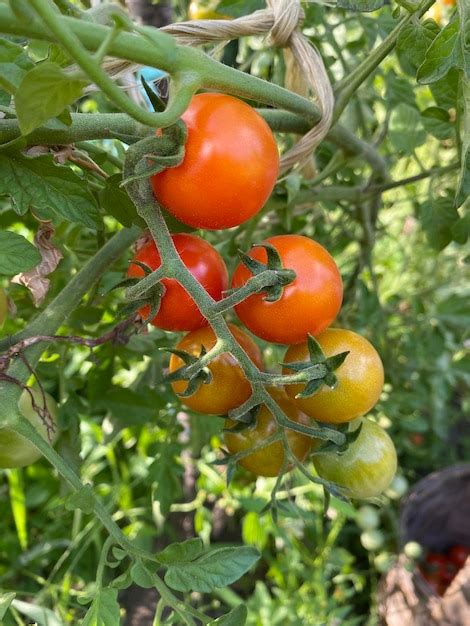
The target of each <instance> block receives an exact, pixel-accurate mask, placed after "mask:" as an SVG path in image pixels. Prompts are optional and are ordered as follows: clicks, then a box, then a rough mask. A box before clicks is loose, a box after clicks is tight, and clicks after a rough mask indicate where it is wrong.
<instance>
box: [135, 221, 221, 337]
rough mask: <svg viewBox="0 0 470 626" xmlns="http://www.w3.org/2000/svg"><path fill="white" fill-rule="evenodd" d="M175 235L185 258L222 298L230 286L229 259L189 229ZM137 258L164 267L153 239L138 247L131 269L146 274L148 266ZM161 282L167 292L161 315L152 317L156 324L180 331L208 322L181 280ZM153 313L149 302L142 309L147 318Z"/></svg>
mask: <svg viewBox="0 0 470 626" xmlns="http://www.w3.org/2000/svg"><path fill="white" fill-rule="evenodd" d="M172 239H173V243H174V244H175V248H176V250H177V252H178V254H179V256H180V257H181V260H182V261H183V263H184V264H185V265H186V267H187V268H188V269H189V271H190V272H191V274H192V275H193V276H194V277H195V278H196V279H197V280H198V282H200V283H201V285H202V286H203V287H204V289H205V290H206V291H207V293H208V294H209V295H211V296H212V297H213V298H214V300H220V299H221V298H222V293H223V292H224V290H225V289H226V288H227V282H228V276H227V268H226V266H225V263H224V261H223V259H222V257H221V256H220V254H219V253H218V252H217V250H216V249H215V248H213V247H212V246H211V245H210V244H209V243H207V241H204V239H201V238H200V237H197V236H196V235H191V234H188V233H179V234H176V235H172ZM134 261H139V262H140V263H142V264H144V265H146V266H147V267H148V268H149V269H150V270H152V271H153V270H156V269H157V268H158V267H160V263H161V261H160V254H159V252H158V250H157V247H156V245H155V243H154V242H153V241H149V242H148V243H146V244H145V245H144V246H142V248H140V250H138V251H137V254H136V255H135V256H134V258H133V259H132V261H131V264H130V266H129V270H128V272H127V275H128V276H129V277H132V278H134V277H141V276H145V270H144V269H143V268H142V267H141V266H139V265H137V264H135V263H134ZM161 282H162V285H163V286H164V288H165V293H164V295H163V297H162V299H161V304H160V309H159V311H158V313H157V315H156V316H155V317H154V318H153V319H152V320H151V321H150V323H151V324H153V326H157V327H158V328H164V329H165V330H173V331H177V330H194V329H196V328H200V327H201V326H204V325H206V324H207V320H206V319H205V318H204V317H203V316H202V314H201V312H200V311H199V309H198V307H197V304H196V303H195V302H194V300H193V299H192V298H191V296H189V295H188V293H187V292H186V290H185V289H184V287H182V286H181V285H180V284H179V283H178V281H176V280H173V279H171V278H164V279H163V280H162V281H161ZM149 313H150V307H149V306H145V307H142V308H141V309H140V315H141V316H142V318H144V319H146V318H147V317H148V315H149Z"/></svg>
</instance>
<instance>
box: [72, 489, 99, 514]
mask: <svg viewBox="0 0 470 626" xmlns="http://www.w3.org/2000/svg"><path fill="white" fill-rule="evenodd" d="M65 508H66V509H67V510H68V511H74V510H75V509H80V510H81V511H83V512H84V513H87V514H88V513H92V512H93V509H94V508H95V501H94V497H93V489H92V487H91V485H83V487H82V488H81V489H79V491H76V492H74V493H71V494H70V495H69V496H68V497H67V499H66V500H65Z"/></svg>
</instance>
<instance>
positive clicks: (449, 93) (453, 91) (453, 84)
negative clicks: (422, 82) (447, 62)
mask: <svg viewBox="0 0 470 626" xmlns="http://www.w3.org/2000/svg"><path fill="white" fill-rule="evenodd" d="M459 83H460V79H459V71H458V70H457V69H455V68H454V69H452V70H450V72H448V73H447V74H446V76H444V78H441V79H440V80H437V81H436V82H435V83H432V84H431V85H430V89H431V93H432V95H433V98H434V100H435V102H436V104H437V106H439V107H441V108H443V109H447V110H448V109H456V108H457V100H458V98H459Z"/></svg>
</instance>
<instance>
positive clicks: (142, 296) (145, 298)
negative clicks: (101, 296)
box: [109, 259, 166, 326]
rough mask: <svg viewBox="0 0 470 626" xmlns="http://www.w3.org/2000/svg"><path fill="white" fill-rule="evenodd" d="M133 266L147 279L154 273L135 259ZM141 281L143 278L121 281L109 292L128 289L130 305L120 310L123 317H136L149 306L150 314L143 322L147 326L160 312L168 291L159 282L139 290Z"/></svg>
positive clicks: (127, 296) (127, 294) (127, 295)
mask: <svg viewBox="0 0 470 626" xmlns="http://www.w3.org/2000/svg"><path fill="white" fill-rule="evenodd" d="M132 264H133V265H138V266H139V267H140V268H141V269H142V270H143V271H144V272H145V277H147V276H150V275H151V274H153V273H154V272H153V271H152V269H151V268H150V267H149V266H148V265H146V264H145V263H141V262H140V261H137V260H135V259H134V260H133V261H132ZM141 281H142V279H141V278H125V279H124V280H121V281H120V282H119V283H118V284H117V285H114V286H113V287H111V289H110V290H109V291H114V290H115V289H121V288H123V287H124V288H127V289H126V300H127V302H128V304H126V305H124V306H122V307H121V310H120V313H121V315H122V316H123V317H128V316H130V315H135V314H136V313H137V312H138V311H140V310H141V309H142V308H143V307H145V306H148V307H149V312H148V314H147V315H146V316H145V319H143V320H142V323H143V325H144V326H145V324H148V323H149V322H150V321H151V320H152V319H153V318H154V317H155V316H156V315H157V313H158V311H159V310H160V306H161V303H162V298H163V296H164V295H165V291H166V290H165V285H163V284H162V283H161V282H159V281H158V282H156V283H155V284H153V285H151V286H149V287H145V288H144V289H142V288H140V289H139V288H138V285H139V283H141Z"/></svg>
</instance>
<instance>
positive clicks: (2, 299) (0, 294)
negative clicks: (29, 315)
mask: <svg viewBox="0 0 470 626" xmlns="http://www.w3.org/2000/svg"><path fill="white" fill-rule="evenodd" d="M7 315H8V299H7V295H6V293H5V292H4V291H3V289H0V328H1V327H2V326H3V324H4V322H5V320H6V319H7Z"/></svg>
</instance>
